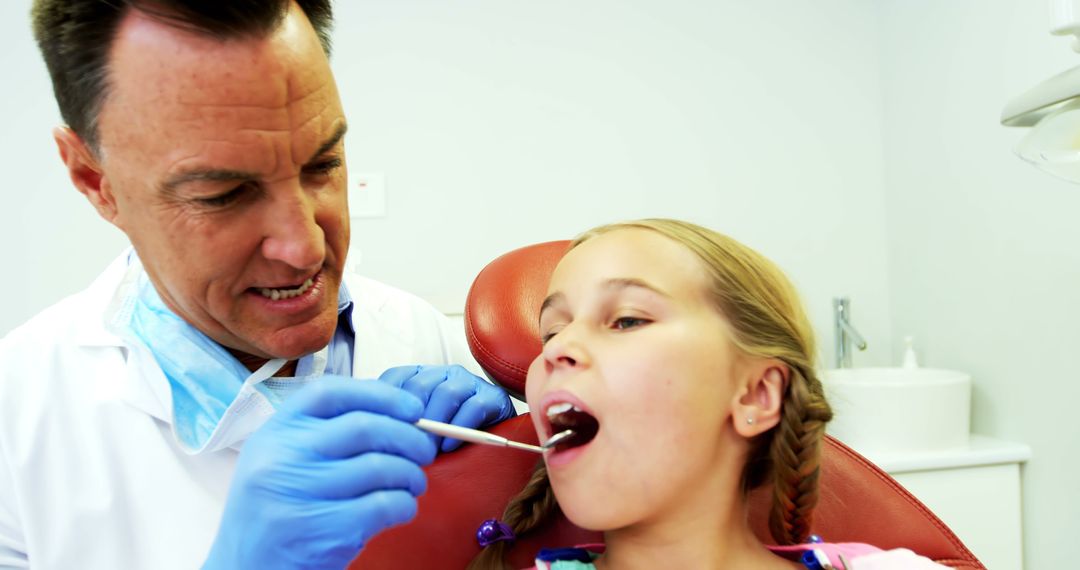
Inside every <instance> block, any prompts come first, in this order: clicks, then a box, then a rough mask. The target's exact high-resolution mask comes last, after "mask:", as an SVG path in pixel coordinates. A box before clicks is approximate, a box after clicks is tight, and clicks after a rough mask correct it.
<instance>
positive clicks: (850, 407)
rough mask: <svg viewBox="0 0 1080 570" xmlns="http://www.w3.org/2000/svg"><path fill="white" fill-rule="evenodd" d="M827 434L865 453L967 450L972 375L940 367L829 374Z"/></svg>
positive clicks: (824, 381) (824, 380)
mask: <svg viewBox="0 0 1080 570" xmlns="http://www.w3.org/2000/svg"><path fill="white" fill-rule="evenodd" d="M822 384H823V385H824V386H825V395H826V397H827V398H828V399H829V403H830V404H831V405H832V408H833V414H834V415H833V420H832V421H831V422H830V423H829V425H828V427H827V428H826V431H827V432H828V433H829V434H830V435H832V436H833V437H835V438H837V439H839V440H840V441H842V442H844V443H846V444H848V445H849V446H851V447H852V448H854V449H855V450H856V451H858V452H860V453H862V454H864V455H882V454H893V453H902V452H911V451H937V450H942V449H952V448H958V447H965V446H966V445H967V444H968V435H969V433H970V421H971V376H969V375H967V374H964V373H962V372H956V371H953V370H939V369H934V368H848V369H839V370H826V371H825V373H824V374H823V375H822Z"/></svg>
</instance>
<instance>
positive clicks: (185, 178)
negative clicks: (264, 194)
mask: <svg viewBox="0 0 1080 570" xmlns="http://www.w3.org/2000/svg"><path fill="white" fill-rule="evenodd" d="M348 130H349V126H348V125H347V124H345V123H341V124H340V125H338V128H337V129H335V130H334V134H332V135H330V137H329V138H327V139H326V141H324V142H323V143H322V145H320V146H319V149H318V150H316V151H315V153H314V154H312V155H311V159H310V160H309V162H310V161H313V160H315V159H317V158H319V157H320V156H322V155H324V154H326V153H327V152H329V151H330V149H332V148H334V147H335V146H337V144H338V143H339V142H341V139H343V138H344V137H345V132H346V131H348ZM258 178H259V175H258V174H256V173H254V172H245V171H243V170H229V169H227V168H206V169H199V168H197V169H194V170H188V171H185V172H179V173H177V174H175V175H173V176H170V177H169V178H168V179H166V180H165V182H163V183H162V184H161V190H162V191H163V192H166V193H173V192H175V191H176V189H177V188H179V187H180V186H183V185H184V184H190V183H191V182H239V181H243V180H256V179H258Z"/></svg>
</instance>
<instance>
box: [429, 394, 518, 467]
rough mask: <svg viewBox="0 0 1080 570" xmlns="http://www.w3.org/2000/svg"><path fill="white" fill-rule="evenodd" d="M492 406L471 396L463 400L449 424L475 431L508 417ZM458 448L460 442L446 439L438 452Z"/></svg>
mask: <svg viewBox="0 0 1080 570" xmlns="http://www.w3.org/2000/svg"><path fill="white" fill-rule="evenodd" d="M492 404H493V402H490V401H488V400H485V398H483V397H481V396H479V395H477V396H473V397H472V398H469V399H468V400H465V403H464V404H462V405H461V408H459V409H458V411H457V413H456V414H454V418H453V419H452V420H450V423H452V424H454V425H457V426H463V427H467V428H474V429H475V428H480V427H483V426H488V425H491V424H494V423H496V422H499V421H502V420H504V419H506V418H508V417H510V416H509V415H508V414H506V413H505V411H503V410H502V409H501V408H500V407H499V406H496V405H492ZM510 408H511V410H513V406H510ZM450 444H456V445H450ZM460 446H461V442H460V441H457V440H452V439H446V440H445V441H443V444H442V446H441V447H440V450H441V451H443V452H444V453H445V452H447V451H453V450H455V449H457V448H458V447H460Z"/></svg>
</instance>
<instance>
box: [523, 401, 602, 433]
mask: <svg viewBox="0 0 1080 570" xmlns="http://www.w3.org/2000/svg"><path fill="white" fill-rule="evenodd" d="M563 402H565V403H568V404H570V405H572V406H574V407H576V408H577V409H579V410H581V411H583V412H585V413H587V414H589V415H590V416H593V417H595V416H596V414H595V413H593V411H592V409H591V408H589V406H587V405H585V402H583V401H581V398H578V397H577V396H576V395H574V394H573V393H571V392H569V391H567V390H556V391H554V392H550V393H548V394H545V395H544V397H543V398H540V406H539V407H537V409H536V412H535V413H536V414H537V415H538V416H540V423H541V425H542V426H543V428H544V433H543V434H540V435H543V437H541V438H540V440H541V441H547V440H548V438H550V437H551V436H552V435H553V434H552V433H551V421H550V420H549V419H548V417H547V409H548V407H550V406H551V405H552V404H561V403H563Z"/></svg>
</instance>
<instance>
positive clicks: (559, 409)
mask: <svg viewBox="0 0 1080 570" xmlns="http://www.w3.org/2000/svg"><path fill="white" fill-rule="evenodd" d="M570 410H577V411H579V412H580V411H581V410H580V409H578V407H577V406H575V405H573V404H571V403H569V402H559V403H558V404H552V405H550V406H548V408H547V410H546V412H545V413H546V414H547V417H549V418H552V417H555V416H557V415H559V414H561V413H564V412H569V411H570Z"/></svg>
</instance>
